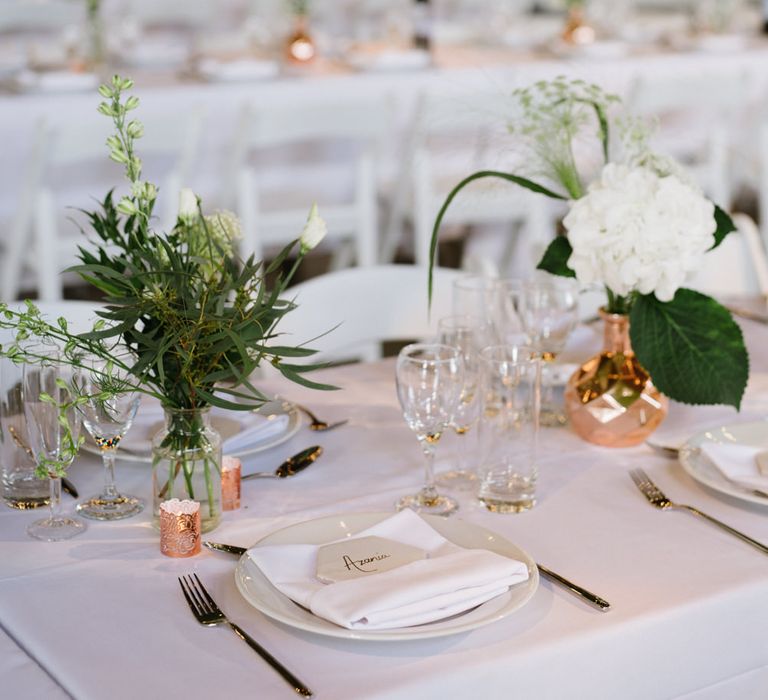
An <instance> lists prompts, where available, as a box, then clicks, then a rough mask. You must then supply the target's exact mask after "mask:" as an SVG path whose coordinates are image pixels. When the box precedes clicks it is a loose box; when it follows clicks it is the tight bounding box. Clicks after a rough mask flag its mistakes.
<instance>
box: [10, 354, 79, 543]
mask: <svg viewBox="0 0 768 700" xmlns="http://www.w3.org/2000/svg"><path fill="white" fill-rule="evenodd" d="M30 350H31V351H32V352H33V353H35V354H37V356H38V357H39V358H44V359H41V360H40V362H39V363H37V364H29V365H25V366H24V370H23V374H22V393H23V397H24V416H25V418H26V421H27V436H28V438H29V447H30V449H31V450H32V452H33V454H34V455H35V461H36V462H37V465H38V468H44V469H45V470H46V472H47V473H48V478H49V483H50V515H49V517H47V518H44V519H42V520H36V521H35V522H33V523H32V524H31V525H30V526H29V527H28V528H27V533H29V535H30V536H31V537H34V538H35V539H38V540H45V541H47V542H56V541H59V540H67V539H69V538H70V537H74V536H75V535H79V534H80V533H81V532H83V531H84V530H85V523H84V522H83V521H82V520H79V519H78V518H72V517H68V516H64V515H62V514H61V477H62V475H63V474H64V472H65V471H66V469H67V467H69V465H70V464H71V463H72V461H73V460H74V458H75V454H76V453H77V441H78V438H79V435H80V419H79V415H78V414H77V411H75V409H74V408H72V407H69V408H66V404H68V403H70V400H71V394H70V392H69V390H68V388H67V380H68V379H69V378H70V372H69V368H68V367H67V366H66V365H65V364H63V363H62V360H63V358H62V356H61V353H60V351H59V350H58V349H57V348H55V347H50V346H45V347H41V348H40V349H39V351H38V350H37V349H36V348H31V349H30Z"/></svg>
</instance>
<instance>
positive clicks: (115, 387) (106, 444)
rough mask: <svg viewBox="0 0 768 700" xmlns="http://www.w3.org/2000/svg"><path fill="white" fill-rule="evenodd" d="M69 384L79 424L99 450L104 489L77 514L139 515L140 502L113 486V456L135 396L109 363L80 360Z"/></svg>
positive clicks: (113, 517) (122, 375)
mask: <svg viewBox="0 0 768 700" xmlns="http://www.w3.org/2000/svg"><path fill="white" fill-rule="evenodd" d="M80 364H81V366H80V367H79V368H78V370H77V371H76V372H75V375H74V378H73V383H74V385H75V387H76V390H77V393H78V396H79V398H80V400H81V403H78V404H77V410H78V411H79V413H80V416H81V417H82V421H83V425H84V426H85V429H86V430H87V431H88V433H89V434H90V436H91V437H92V438H93V440H94V442H95V443H96V445H97V446H98V447H99V449H100V451H101V458H102V463H103V465H104V488H103V490H102V492H101V493H100V494H99V495H97V496H91V497H90V498H87V499H86V500H84V501H82V502H80V503H78V504H77V512H78V513H80V514H81V515H84V516H85V517H86V518H93V519H94V520H120V519H122V518H129V517H130V516H132V515H136V514H137V513H140V512H141V511H142V510H143V509H144V502H143V501H142V500H141V499H139V498H137V497H136V496H128V495H125V494H122V493H120V492H119V491H118V490H117V487H116V486H115V455H116V453H117V449H118V446H119V445H120V441H121V440H122V439H123V436H124V435H125V434H126V433H127V432H128V430H129V429H130V427H131V425H132V424H133V419H134V417H135V416H136V411H137V410H138V407H139V394H138V393H136V392H135V391H131V386H130V384H128V382H127V381H126V377H127V375H126V372H125V371H124V370H122V369H121V368H120V367H119V366H118V365H117V364H115V363H114V362H113V361H111V360H110V361H107V360H103V359H101V358H96V357H85V358H82V359H81V362H80Z"/></svg>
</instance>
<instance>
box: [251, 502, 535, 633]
mask: <svg viewBox="0 0 768 700" xmlns="http://www.w3.org/2000/svg"><path fill="white" fill-rule="evenodd" d="M368 536H371V537H372V536H375V537H383V538H385V539H389V540H395V541H397V542H402V543H404V544H408V545H411V546H414V547H418V548H420V549H423V550H424V551H426V552H427V554H428V556H429V558H427V559H423V560H420V561H415V562H412V563H410V564H407V565H405V566H401V567H398V568H396V569H392V570H390V571H385V572H382V573H379V574H376V575H373V576H365V577H362V578H358V579H353V580H348V581H338V582H336V583H330V584H326V583H323V582H322V581H320V580H319V579H318V578H317V577H316V575H315V574H316V562H317V550H318V549H319V546H318V545H301V544H294V545H268V546H263V547H254V548H253V549H251V550H249V552H248V555H249V556H250V558H251V559H252V560H253V561H254V562H255V563H256V565H257V566H258V567H259V568H260V569H261V571H262V572H263V573H264V575H265V576H266V577H267V578H268V579H269V580H270V581H271V582H272V584H273V585H274V586H275V587H276V588H278V589H279V590H280V591H282V592H283V593H285V595H287V596H288V597H289V598H291V599H293V600H294V601H296V602H297V603H299V604H300V605H303V606H304V607H305V608H309V609H310V610H311V611H312V612H313V613H314V614H315V615H318V616H320V617H323V618H325V619H326V620H330V621H331V622H334V623H336V624H337V625H341V626H342V627H346V628H348V629H355V628H365V629H392V628H396V627H410V626H412V625H421V624H424V623H427V622H433V621H435V620H440V619H443V618H446V617H449V616H451V615H456V614H457V613H460V612H464V611H465V610H468V609H470V608H473V607H475V606H477V605H480V604H481V603H484V602H486V601H487V600H490V599H491V598H495V597H496V596H497V595H501V594H502V593H504V592H506V591H507V590H508V589H509V587H510V586H512V585H514V584H516V583H520V582H521V581H525V580H526V579H527V578H528V569H527V567H526V566H525V564H524V563H522V562H519V561H515V560H513V559H509V558H507V557H504V556H501V555H500V554H496V553H495V552H490V551H487V550H483V549H464V548H463V547H459V546H457V545H455V544H452V543H451V542H449V541H448V540H446V539H445V538H444V537H442V536H441V535H440V534H438V533H437V532H436V531H435V530H434V529H433V528H432V527H430V526H429V525H428V524H427V523H426V522H424V520H422V519H421V518H420V517H419V516H418V515H416V514H415V513H414V512H413V511H410V510H403V511H401V512H400V513H397V514H396V515H393V516H392V517H391V518H387V519H386V520H384V521H382V522H380V523H377V524H376V525H374V526H373V527H370V528H368V529H367V530H364V531H362V532H360V533H358V535H357V537H368ZM344 539H346V538H344ZM339 541H343V540H339ZM347 541H348V540H347Z"/></svg>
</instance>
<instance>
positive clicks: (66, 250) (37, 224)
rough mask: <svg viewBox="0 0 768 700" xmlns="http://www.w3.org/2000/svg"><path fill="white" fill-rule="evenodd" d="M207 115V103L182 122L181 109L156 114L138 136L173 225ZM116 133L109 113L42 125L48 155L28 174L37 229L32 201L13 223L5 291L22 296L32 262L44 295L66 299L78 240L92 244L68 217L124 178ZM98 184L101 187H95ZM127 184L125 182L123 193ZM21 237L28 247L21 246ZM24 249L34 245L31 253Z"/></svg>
mask: <svg viewBox="0 0 768 700" xmlns="http://www.w3.org/2000/svg"><path fill="white" fill-rule="evenodd" d="M201 119H202V115H201V113H200V112H199V111H198V112H191V113H190V114H189V115H188V116H187V118H186V120H185V121H183V122H181V123H180V122H179V119H178V115H173V116H171V115H169V116H168V117H167V118H157V119H154V120H152V121H150V122H149V123H145V136H144V137H142V139H140V140H139V141H138V142H137V150H139V152H140V155H141V157H142V158H145V159H146V160H145V168H144V170H145V177H147V176H148V179H152V180H154V181H158V180H159V182H160V190H161V192H160V197H159V199H158V204H157V207H156V209H155V211H156V213H157V216H158V225H159V226H162V227H163V228H165V229H167V228H169V227H170V226H172V225H173V223H174V222H175V219H176V212H177V208H178V192H179V189H180V188H181V186H182V184H183V183H184V182H185V181H186V180H187V178H189V177H190V175H191V172H192V166H193V164H194V159H195V156H196V153H197V145H198V142H199V138H200V132H201ZM110 133H111V128H110V125H109V124H108V122H107V120H106V119H104V117H101V116H99V115H94V117H93V118H92V119H86V120H82V119H81V120H78V122H77V123H76V124H75V123H69V124H56V125H55V126H52V125H48V126H43V127H41V132H40V135H39V140H40V144H42V145H41V146H38V148H39V150H40V153H41V155H40V159H41V162H40V163H38V162H35V163H34V164H33V166H30V173H29V176H28V177H29V180H30V187H33V188H34V191H33V194H32V195H31V197H32V210H33V212H34V217H33V221H32V224H31V235H30V236H29V238H26V237H25V233H24V226H25V225H26V218H27V217H28V213H27V209H28V207H27V206H22V205H20V212H21V213H20V214H19V222H20V223H19V225H18V226H19V228H18V229H17V230H14V231H12V238H11V240H10V244H9V252H8V254H7V255H6V256H5V258H4V260H3V265H2V273H3V282H2V285H3V286H2V292H3V298H4V299H6V300H10V299H14V298H16V296H17V295H18V293H19V291H20V289H19V281H20V279H21V274H22V273H23V267H24V264H25V263H26V265H27V266H28V268H29V269H30V270H31V271H33V272H34V274H35V277H36V281H35V282H34V283H33V285H32V287H33V288H34V290H35V291H36V292H37V295H38V298H40V299H44V300H48V301H53V300H57V299H61V297H62V288H63V282H62V279H61V275H60V273H61V271H62V270H63V269H65V268H66V267H68V266H69V265H72V264H74V263H75V262H76V257H75V254H76V251H77V245H78V244H81V245H84V244H87V241H86V239H85V237H84V236H82V234H80V232H79V231H78V227H77V226H76V225H73V224H72V223H71V222H67V221H62V218H64V217H67V218H73V219H76V218H77V213H76V212H75V210H74V209H71V208H70V209H68V207H77V206H82V207H84V208H93V206H94V202H93V198H94V196H95V197H96V198H101V197H103V196H104V195H105V194H106V191H107V189H109V187H110V184H109V183H121V180H122V172H121V169H120V168H119V167H118V166H116V165H115V164H112V163H109V162H108V161H107V155H108V152H107V149H106V146H105V145H104V142H105V140H106V138H107V136H108V135H109V134H110ZM153 165H158V166H159V168H158V169H161V170H164V171H165V177H164V178H162V179H159V178H155V177H153V175H152V172H151V170H152V169H153ZM41 169H42V172H41ZM148 171H149V172H148ZM84 172H85V173H87V175H88V178H87V179H88V180H90V181H88V182H87V184H84V183H83V179H84V178H83V177H82V175H83V173H84ZM75 183H77V184H75ZM86 187H87V189H88V193H87V196H86V195H85V192H84V188H86ZM94 188H99V189H98V190H96V191H94ZM120 191H121V188H120V187H118V189H117V191H116V195H115V196H116V198H117V197H118V196H119V195H118V194H117V192H120ZM70 197H71V198H72V199H70ZM22 204H23V203H22ZM22 214H25V216H22ZM20 242H21V245H22V247H21V250H20V249H19V248H18V246H19V245H20ZM23 253H26V259H25V258H24V256H23ZM28 291H31V290H28Z"/></svg>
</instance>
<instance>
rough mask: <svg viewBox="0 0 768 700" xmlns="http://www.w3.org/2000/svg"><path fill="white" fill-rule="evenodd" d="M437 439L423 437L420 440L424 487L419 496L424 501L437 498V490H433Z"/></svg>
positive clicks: (427, 436) (432, 436)
mask: <svg viewBox="0 0 768 700" xmlns="http://www.w3.org/2000/svg"><path fill="white" fill-rule="evenodd" d="M436 444H437V437H435V436H434V435H425V436H424V437H423V438H421V449H422V450H423V451H424V457H425V459H424V487H423V488H422V489H421V496H422V498H424V499H426V500H430V499H432V500H433V499H435V498H437V489H436V488H435V445H436Z"/></svg>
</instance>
